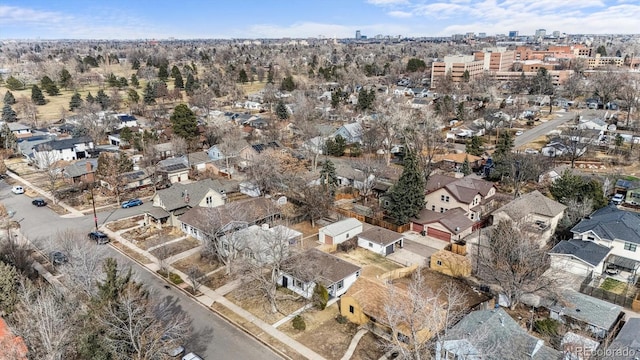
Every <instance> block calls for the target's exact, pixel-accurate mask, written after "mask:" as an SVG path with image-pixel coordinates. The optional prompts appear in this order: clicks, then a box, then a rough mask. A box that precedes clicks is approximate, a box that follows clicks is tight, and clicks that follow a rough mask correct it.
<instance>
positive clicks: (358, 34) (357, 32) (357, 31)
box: [356, 30, 362, 40]
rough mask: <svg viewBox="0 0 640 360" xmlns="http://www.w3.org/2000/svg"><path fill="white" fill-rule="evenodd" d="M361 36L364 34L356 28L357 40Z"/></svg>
mask: <svg viewBox="0 0 640 360" xmlns="http://www.w3.org/2000/svg"><path fill="white" fill-rule="evenodd" d="M361 37H362V34H361V33H360V30H356V40H360V38H361Z"/></svg>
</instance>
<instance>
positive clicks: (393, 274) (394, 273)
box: [378, 264, 418, 281]
mask: <svg viewBox="0 0 640 360" xmlns="http://www.w3.org/2000/svg"><path fill="white" fill-rule="evenodd" d="M416 269H418V265H415V264H414V265H411V266H408V267H403V268H400V269H395V270H391V271H388V272H386V273H384V274H382V275H378V279H380V280H382V281H388V280H395V279H399V278H402V277H405V276H407V275H409V274H412V273H413V272H414V271H416Z"/></svg>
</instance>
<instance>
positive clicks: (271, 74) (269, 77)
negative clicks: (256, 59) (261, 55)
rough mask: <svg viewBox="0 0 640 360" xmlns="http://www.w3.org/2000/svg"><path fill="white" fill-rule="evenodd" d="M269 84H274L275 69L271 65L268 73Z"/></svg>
mask: <svg viewBox="0 0 640 360" xmlns="http://www.w3.org/2000/svg"><path fill="white" fill-rule="evenodd" d="M267 84H273V67H272V66H271V65H269V70H268V71H267Z"/></svg>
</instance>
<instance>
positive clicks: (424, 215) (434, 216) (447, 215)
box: [412, 207, 474, 234]
mask: <svg viewBox="0 0 640 360" xmlns="http://www.w3.org/2000/svg"><path fill="white" fill-rule="evenodd" d="M412 221H413V222H416V223H418V224H423V225H426V224H433V223H440V224H442V225H443V226H444V227H446V228H447V229H448V230H449V231H450V232H451V233H453V234H458V233H460V232H462V231H464V230H466V229H468V228H470V227H471V226H473V224H474V222H473V221H472V220H469V218H468V217H467V214H466V212H465V211H464V210H463V209H461V208H459V207H458V208H454V209H451V210H448V211H446V212H444V213H441V212H437V211H431V210H428V209H422V210H420V213H419V214H418V218H417V219H413V220H412Z"/></svg>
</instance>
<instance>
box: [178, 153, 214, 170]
mask: <svg viewBox="0 0 640 360" xmlns="http://www.w3.org/2000/svg"><path fill="white" fill-rule="evenodd" d="M183 157H184V158H185V160H186V162H187V166H189V167H190V168H191V169H193V170H195V171H197V172H203V171H206V170H207V168H208V167H209V164H210V163H211V161H212V160H211V159H210V158H209V155H208V154H207V152H205V151H197V152H192V153H189V154H187V155H185V156H183Z"/></svg>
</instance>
